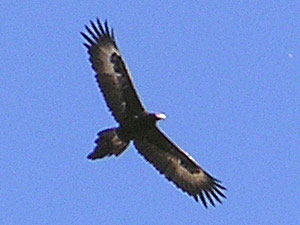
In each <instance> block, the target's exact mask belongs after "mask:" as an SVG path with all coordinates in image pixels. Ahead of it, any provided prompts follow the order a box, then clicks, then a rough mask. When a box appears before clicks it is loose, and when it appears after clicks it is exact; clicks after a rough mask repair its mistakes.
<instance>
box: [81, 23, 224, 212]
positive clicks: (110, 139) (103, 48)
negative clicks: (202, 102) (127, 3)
mask: <svg viewBox="0 0 300 225" xmlns="http://www.w3.org/2000/svg"><path fill="white" fill-rule="evenodd" d="M85 28H86V30H87V32H88V34H89V36H88V35H87V34H85V33H81V34H82V36H83V37H84V38H85V39H86V41H87V43H84V45H85V46H86V47H87V49H88V53H89V55H90V61H91V64H92V67H93V69H94V71H95V72H96V76H95V77H96V80H97V83H98V85H99V87H100V89H101V91H102V93H103V95H104V98H105V100H106V103H107V105H108V107H109V108H110V110H111V112H112V115H113V116H114V118H115V119H116V121H117V122H118V123H119V127H117V128H111V129H107V130H104V131H101V132H100V133H99V134H98V136H99V138H98V139H97V140H96V144H97V146H96V147H95V149H94V151H93V152H92V153H90V154H89V155H88V158H89V159H92V160H95V159H101V158H103V157H105V156H111V155H115V156H118V155H120V154H121V153H122V152H123V151H125V149H126V148H127V146H128V144H129V143H130V142H131V141H133V143H134V146H135V147H136V148H137V150H138V152H139V153H140V154H141V155H142V156H143V157H144V158H145V159H146V160H147V161H148V162H150V163H151V164H152V165H153V166H154V167H155V168H156V169H157V170H158V171H159V172H160V173H161V174H163V175H165V177H166V178H167V179H168V180H169V181H172V182H173V183H174V184H175V185H176V186H177V187H178V188H180V189H181V190H182V191H184V192H186V193H188V194H189V195H190V196H192V197H194V199H195V200H196V201H198V199H199V198H200V200H201V201H202V203H203V205H204V206H205V207H207V200H208V201H209V202H210V203H211V204H212V205H213V206H215V202H214V200H215V201H218V202H219V203H221V198H226V197H225V195H224V194H223V193H222V190H226V189H225V187H223V186H222V185H221V184H220V183H221V182H220V181H219V180H217V179H215V178H213V177H212V176H211V175H209V174H208V173H207V172H205V171H204V170H203V169H202V168H201V167H200V166H199V165H198V164H197V163H196V161H195V160H194V159H192V158H191V157H190V156H189V155H188V154H187V153H185V152H184V151H183V150H181V149H180V148H179V147H178V146H176V145H175V144H174V143H172V142H171V141H170V140H169V139H168V138H167V137H166V136H165V135H164V134H163V133H162V132H161V131H160V130H159V129H158V128H157V126H156V122H157V121H158V120H161V119H165V116H164V115H163V114H160V113H148V112H147V111H146V110H145V108H144V106H143V105H142V103H141V101H140V99H139V97H138V95H137V93H136V91H135V88H134V86H133V82H132V79H131V75H130V72H129V71H128V69H127V67H126V65H125V62H124V61H123V59H122V56H121V53H120V51H119V50H118V47H117V45H116V41H115V37H114V32H113V30H109V28H108V24H107V21H105V23H104V26H102V24H101V23H100V21H99V19H97V24H95V23H93V22H92V21H91V28H89V27H88V26H85Z"/></svg>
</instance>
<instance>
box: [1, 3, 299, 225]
mask: <svg viewBox="0 0 300 225" xmlns="http://www.w3.org/2000/svg"><path fill="white" fill-rule="evenodd" d="M299 9H300V5H299V4H298V3H296V1H289V0H285V1H280V0H279V1H225V2H222V3H221V2H220V1H190V2H189V3H187V2H185V3H183V2H182V1H172V3H170V2H167V1H156V0H154V1H151V2H150V1H139V2H134V3H133V1H126V0H125V1H78V2H72V1H64V2H61V1H43V2H35V1H30V2H29V1H21V2H20V1H5V2H3V3H2V4H1V7H0V19H1V26H0V32H1V35H0V41H1V46H2V47H1V51H0V58H1V61H0V68H1V76H0V100H1V105H2V106H1V107H0V123H1V130H0V180H1V182H0V197H1V201H0V223H1V224H299V223H300V219H299V218H300V217H299V205H300V198H299V196H300V189H299V185H300V181H299V172H300V153H299V140H300V133H299V127H300V126H299V125H300V119H299V118H300V116H299V113H300V111H299V103H300V88H299V87H300V75H299V71H300V60H299V59H300V53H299V49H300V48H299V47H300V44H299V43H300V42H299V41H300V14H299ZM96 17H99V18H100V19H102V20H104V19H108V21H109V23H110V25H111V26H112V27H113V28H114V30H115V33H116V37H117V43H118V46H119V48H120V50H121V52H122V54H123V57H124V59H125V60H126V62H127V64H128V67H129V69H130V70H131V73H132V76H133V79H134V82H135V86H136V88H137V91H138V93H139V95H140V97H141V99H142V101H143V102H144V104H145V106H146V108H147V109H148V110H150V111H160V112H164V113H166V115H167V116H168V118H167V119H166V120H165V121H163V122H161V123H160V127H161V129H162V130H163V131H164V132H166V133H167V134H168V136H170V137H171V138H172V140H173V141H174V142H176V143H177V144H178V145H179V146H181V147H182V148H183V149H184V150H186V151H187V152H188V153H189V154H190V155H192V156H193V157H194V158H195V159H196V160H197V161H198V162H199V163H200V165H201V166H202V167H203V168H204V169H205V170H207V171H208V172H209V173H211V174H212V175H213V176H215V177H217V178H218V179H220V180H221V181H222V182H223V184H224V185H225V186H226V187H227V188H228V191H227V192H226V195H227V200H225V201H224V203H223V205H217V207H216V208H212V207H210V208H209V209H204V208H203V207H202V205H201V204H199V203H196V202H195V201H194V200H193V199H192V198H190V197H188V196H187V195H186V194H183V193H182V192H181V191H179V190H178V189H177V188H175V187H174V186H173V185H172V184H171V183H169V182H168V181H166V179H164V178H163V177H162V176H161V175H159V174H158V173H157V172H156V171H155V170H154V169H153V167H151V166H150V165H149V164H148V163H147V162H146V161H145V160H144V159H143V158H142V157H141V156H140V155H138V154H137V151H136V150H135V148H134V147H133V146H130V147H129V149H128V150H127V151H126V152H125V153H124V154H123V155H122V156H120V157H119V158H109V159H104V160H102V161H98V162H91V161H89V160H87V159H86V155H87V154H88V153H89V152H90V151H92V149H93V147H94V143H93V142H94V140H95V139H96V134H97V132H98V131H100V130H103V129H104V128H109V127H112V126H115V125H116V123H115V121H114V120H113V118H112V117H111V115H110V113H109V112H108V109H107V107H106V105H105V102H104V99H103V97H102V96H101V95H100V92H99V90H98V87H97V85H96V82H95V80H94V72H93V71H92V70H91V67H90V64H89V62H88V55H87V52H86V50H85V48H84V47H83V45H82V42H83V40H82V38H81V37H80V34H79V33H80V31H83V30H84V25H85V24H88V23H89V20H90V19H95V18H96Z"/></svg>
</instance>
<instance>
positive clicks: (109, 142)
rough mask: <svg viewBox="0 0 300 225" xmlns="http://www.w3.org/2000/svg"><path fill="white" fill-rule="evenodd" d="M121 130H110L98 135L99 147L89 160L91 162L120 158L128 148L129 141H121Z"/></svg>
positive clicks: (89, 156)
mask: <svg viewBox="0 0 300 225" xmlns="http://www.w3.org/2000/svg"><path fill="white" fill-rule="evenodd" d="M118 130H119V128H110V129H106V130H103V131H101V132H99V133H98V138H97V139H96V141H95V143H96V144H97V146H96V147H95V149H94V151H93V152H92V153H90V154H89V155H88V156H87V158H88V159H91V160H95V159H101V158H104V157H106V156H111V155H115V156H119V155H120V154H121V153H122V152H124V151H125V149H126V148H127V146H128V144H129V141H124V140H121V138H120V137H119V136H118Z"/></svg>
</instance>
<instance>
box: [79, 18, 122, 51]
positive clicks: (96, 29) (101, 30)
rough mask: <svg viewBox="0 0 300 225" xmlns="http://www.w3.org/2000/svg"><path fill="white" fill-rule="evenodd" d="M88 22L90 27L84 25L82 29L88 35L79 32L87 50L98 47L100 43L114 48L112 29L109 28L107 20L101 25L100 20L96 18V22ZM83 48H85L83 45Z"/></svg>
mask: <svg viewBox="0 0 300 225" xmlns="http://www.w3.org/2000/svg"><path fill="white" fill-rule="evenodd" d="M89 22H90V27H89V26H87V25H84V28H85V29H86V31H87V33H88V34H89V35H87V34H86V33H84V32H80V34H81V35H82V36H83V38H84V39H85V40H86V41H87V43H86V44H89V47H88V49H89V48H91V47H93V46H95V45H98V44H99V43H101V42H102V43H105V42H108V43H113V45H114V46H115V47H116V44H115V34H114V30H113V29H112V28H111V29H110V28H109V25H108V20H107V19H106V20H105V21H104V23H101V21H100V19H99V18H98V17H96V22H93V21H92V20H90V21H89ZM96 23H97V26H96ZM85 47H87V46H86V45H85Z"/></svg>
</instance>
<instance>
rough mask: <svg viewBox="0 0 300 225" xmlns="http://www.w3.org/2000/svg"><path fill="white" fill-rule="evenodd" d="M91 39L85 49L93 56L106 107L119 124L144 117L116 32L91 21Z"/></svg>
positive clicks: (91, 59) (93, 63) (89, 38)
mask: <svg viewBox="0 0 300 225" xmlns="http://www.w3.org/2000/svg"><path fill="white" fill-rule="evenodd" d="M85 28H86V30H87V32H88V33H89V36H88V35H86V34H85V33H81V35H82V36H83V37H84V38H85V39H86V41H87V43H84V45H85V46H86V47H87V49H88V53H89V54H90V61H91V63H92V67H93V69H94V71H95V72H96V76H95V77H96V80H97V82H98V84H99V87H100V89H101V91H102V93H103V95H104V98H105V100H106V103H107V105H108V107H109V108H110V110H111V111H112V114H113V116H114V117H115V119H116V120H117V121H118V122H119V123H121V124H122V123H126V121H127V120H128V118H131V117H133V116H135V115H138V114H140V113H141V112H143V111H144V107H143V106H142V103H141V102H140V100H139V98H138V96H137V93H136V91H135V89H134V86H133V83H132V80H131V76H130V73H129V71H128V69H127V67H126V65H125V62H124V61H123V59H122V57H121V53H120V52H119V50H118V47H117V45H116V42H115V38H114V33H113V30H111V31H110V30H109V28H108V24H107V21H105V23H104V27H103V26H102V24H101V23H100V20H99V19H97V25H96V24H95V23H93V22H92V21H91V28H89V27H88V26H85Z"/></svg>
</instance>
